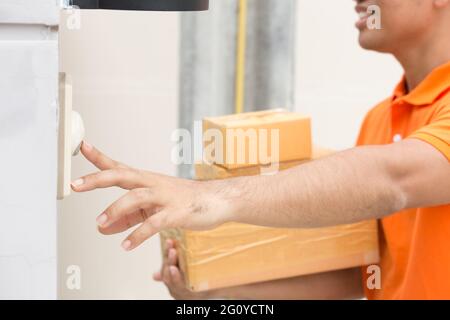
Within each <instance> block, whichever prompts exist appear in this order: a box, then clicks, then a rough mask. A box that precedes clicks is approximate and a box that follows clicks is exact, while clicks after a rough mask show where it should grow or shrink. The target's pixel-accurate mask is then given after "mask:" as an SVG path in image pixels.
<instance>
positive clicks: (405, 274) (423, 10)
mask: <svg viewBox="0 0 450 320" xmlns="http://www.w3.org/2000/svg"><path fill="white" fill-rule="evenodd" d="M356 2H357V6H356V11H357V12H358V13H360V20H359V21H358V22H357V27H358V28H359V30H360V36H359V42H360V44H361V46H362V47H363V48H365V49H368V50H375V51H379V52H384V53H391V54H393V55H394V56H395V57H396V58H397V60H398V61H399V63H400V64H401V65H402V67H403V69H404V71H405V76H404V78H403V79H402V80H401V82H400V83H399V84H398V86H397V87H396V88H395V90H394V92H393V94H392V95H391V96H390V97H388V98H387V99H386V100H384V101H383V102H381V103H380V104H379V105H377V106H376V107H375V108H373V109H372V110H371V111H370V112H369V113H368V115H367V117H366V118H365V120H364V123H363V125H362V129H361V133H360V136H359V139H358V146H357V147H356V148H353V149H350V150H346V151H343V152H340V153H337V154H336V155H332V156H329V157H327V158H324V159H321V160H318V161H314V162H311V163H308V164H305V165H301V166H298V167H295V168H292V169H289V170H286V171H282V172H280V173H279V174H277V175H273V176H254V177H242V178H235V179H229V180H220V181H206V182H200V181H190V180H184V179H178V178H174V177H167V176H163V175H158V174H154V173H150V172H143V171H139V170H136V169H132V168H129V167H127V166H125V165H123V164H120V163H118V162H115V161H113V160H111V159H109V158H107V157H106V156H105V155H103V154H101V153H100V152H99V151H98V150H96V149H95V148H93V147H92V146H91V145H89V144H88V143H84V145H83V147H82V152H83V154H84V155H85V157H86V158H87V159H88V160H89V161H91V162H92V163H93V164H94V165H96V166H97V167H98V168H99V169H100V172H97V173H94V174H91V175H87V176H85V177H83V178H80V179H78V180H76V181H74V182H73V184H72V188H73V189H74V190H75V191H77V192H85V191H90V190H94V189H97V188H105V187H112V186H119V187H122V188H125V189H128V190H129V192H128V193H127V194H126V195H124V196H123V197H122V198H120V199H118V200H117V201H116V202H115V203H113V204H112V205H111V206H110V207H108V208H107V209H106V210H105V211H104V212H103V213H102V214H101V215H100V216H99V217H98V218H97V223H98V225H99V230H100V231H101V232H102V233H104V234H113V233H118V232H122V231H125V230H127V229H129V228H130V227H132V226H136V225H139V227H138V228H136V229H135V230H134V231H133V232H132V233H131V234H130V235H129V236H128V238H127V239H125V241H124V242H123V243H122V246H123V248H124V249H125V250H132V249H134V248H136V247H137V246H139V245H140V244H141V243H142V242H143V241H145V240H146V239H148V238H149V237H151V236H153V235H155V234H156V233H158V232H159V231H161V230H164V229H166V228H171V227H181V228H186V229H195V230H199V229H209V228H213V227H215V226H218V225H220V224H222V223H224V222H228V221H236V222H242V223H249V224H256V225H262V226H270V227H298V228H305V227H306V228H308V227H324V226H331V225H337V224H347V223H354V222H358V221H361V220H368V219H379V221H380V233H381V234H380V238H381V239H380V246H381V247H380V250H381V262H380V270H381V280H382V281H381V288H377V289H370V288H367V286H366V285H365V284H366V282H365V281H364V279H362V277H364V276H365V275H366V272H364V269H363V272H361V269H351V270H343V271H336V272H329V273H324V274H317V275H311V276H304V277H298V278H293V279H283V280H278V281H271V282H266V283H260V284H254V285H248V286H243V287H239V288H230V289H224V290H219V291H216V292H209V293H202V294H192V293H190V292H188V291H187V290H186V289H184V286H183V275H182V274H181V273H180V270H179V268H178V266H177V252H176V249H175V248H174V244H173V242H171V241H169V243H168V245H169V247H170V248H169V250H168V252H167V254H168V262H167V265H164V266H163V268H162V270H161V272H159V273H157V274H156V275H155V279H156V280H160V281H164V283H165V284H166V285H167V286H168V288H169V290H170V291H171V293H172V294H173V296H175V297H176V298H184V299H188V298H197V299H198V298H207V297H234V298H260V299H264V298H281V299H283V298H291V299H300V298H311V299H313V298H357V297H362V296H363V294H364V292H365V295H366V297H367V298H369V299H416V298H425V299H433V298H437V299H450V272H449V270H450V249H449V248H450V165H449V161H450V41H449V40H450V0H414V1H405V0H358V1H356ZM371 5H376V6H378V8H379V9H380V10H381V12H382V25H383V28H382V29H373V30H372V29H371V28H368V25H367V23H366V22H367V20H368V19H370V13H367V12H370V10H368V7H369V6H371ZM280 212H282V213H283V214H281V215H280V214H279V213H280ZM318 213H320V214H318Z"/></svg>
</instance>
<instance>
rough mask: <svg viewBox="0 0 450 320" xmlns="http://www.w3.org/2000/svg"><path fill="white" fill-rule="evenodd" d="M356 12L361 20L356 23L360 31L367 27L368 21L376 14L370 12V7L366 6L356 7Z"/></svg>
mask: <svg viewBox="0 0 450 320" xmlns="http://www.w3.org/2000/svg"><path fill="white" fill-rule="evenodd" d="M355 10H356V12H357V13H358V15H359V20H358V21H357V22H356V27H357V28H358V29H363V28H364V27H366V25H367V19H368V18H369V17H370V16H371V15H373V14H374V12H368V7H366V6H356V9H355Z"/></svg>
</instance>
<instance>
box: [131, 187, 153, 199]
mask: <svg viewBox="0 0 450 320" xmlns="http://www.w3.org/2000/svg"><path fill="white" fill-rule="evenodd" d="M131 192H132V193H133V196H134V198H135V199H136V201H138V202H141V203H142V202H145V201H147V200H148V198H149V196H150V192H149V190H148V189H147V188H138V189H133V190H132V191H131Z"/></svg>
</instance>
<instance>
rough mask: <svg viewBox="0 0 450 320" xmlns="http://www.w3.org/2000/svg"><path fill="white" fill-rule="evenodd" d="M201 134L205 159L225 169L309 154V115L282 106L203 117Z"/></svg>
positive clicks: (296, 158)
mask: <svg viewBox="0 0 450 320" xmlns="http://www.w3.org/2000/svg"><path fill="white" fill-rule="evenodd" d="M203 134H204V137H205V138H206V139H207V141H206V142H205V143H204V151H205V160H206V162H208V163H215V164H217V165H220V166H223V167H224V168H227V169H236V168H240V167H248V166H255V165H265V164H269V163H281V162H286V161H296V160H304V159H311V155H312V145H311V120H310V118H309V117H306V116H303V115H301V114H298V113H294V112H288V111H285V110H283V109H274V110H267V111H259V112H249V113H241V114H233V115H227V116H222V117H215V118H205V119H204V120H203ZM217 135H219V137H217Z"/></svg>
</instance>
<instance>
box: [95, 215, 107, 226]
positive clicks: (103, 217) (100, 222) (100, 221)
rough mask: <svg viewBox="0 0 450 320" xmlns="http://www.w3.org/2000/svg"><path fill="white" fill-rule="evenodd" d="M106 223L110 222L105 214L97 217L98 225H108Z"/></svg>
mask: <svg viewBox="0 0 450 320" xmlns="http://www.w3.org/2000/svg"><path fill="white" fill-rule="evenodd" d="M106 221H108V216H107V215H106V214H105V213H102V214H101V215H99V216H98V217H97V224H98V225H99V226H103V225H104V224H105V223H106Z"/></svg>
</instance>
